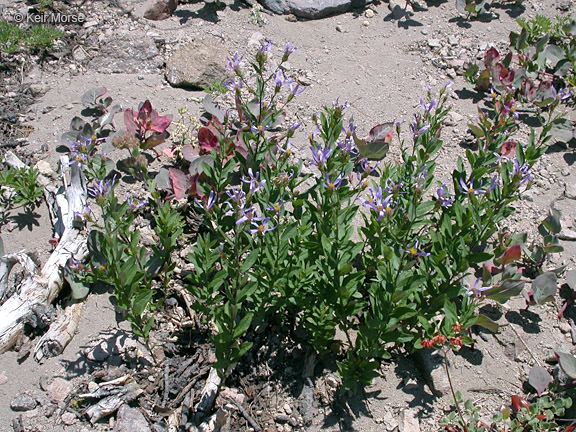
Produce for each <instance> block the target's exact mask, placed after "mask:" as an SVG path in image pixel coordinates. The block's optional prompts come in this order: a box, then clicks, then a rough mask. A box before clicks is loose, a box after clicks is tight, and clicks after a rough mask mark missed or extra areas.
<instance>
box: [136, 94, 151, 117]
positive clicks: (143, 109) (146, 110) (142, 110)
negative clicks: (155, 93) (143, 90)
mask: <svg viewBox="0 0 576 432" xmlns="http://www.w3.org/2000/svg"><path fill="white" fill-rule="evenodd" d="M151 115H152V104H151V103H150V101H149V100H148V99H146V101H145V102H144V103H143V104H141V105H140V107H139V109H138V119H140V120H145V121H147V120H150V118H151Z"/></svg>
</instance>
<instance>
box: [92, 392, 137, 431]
mask: <svg viewBox="0 0 576 432" xmlns="http://www.w3.org/2000/svg"><path fill="white" fill-rule="evenodd" d="M142 393H144V390H142V389H141V388H140V387H139V386H138V384H136V383H135V382H132V383H130V384H128V385H127V386H126V387H125V388H124V389H123V391H121V392H120V393H118V394H115V395H112V396H108V397H107V398H104V399H102V400H101V401H100V402H98V403H97V404H96V405H93V406H91V407H90V408H88V409H87V410H86V412H85V413H84V414H85V415H86V417H88V420H90V423H92V424H94V423H96V422H97V421H98V420H100V419H102V418H104V417H106V416H108V415H110V414H113V413H115V412H116V411H118V409H119V408H120V407H121V406H122V405H124V404H125V403H129V402H131V401H133V400H134V399H136V398H138V397H139V396H140V395H141V394H142Z"/></svg>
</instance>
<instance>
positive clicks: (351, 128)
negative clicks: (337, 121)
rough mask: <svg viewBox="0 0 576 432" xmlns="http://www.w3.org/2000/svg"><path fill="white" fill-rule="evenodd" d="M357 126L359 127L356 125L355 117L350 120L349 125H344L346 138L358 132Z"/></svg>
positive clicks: (343, 130) (343, 129)
mask: <svg viewBox="0 0 576 432" xmlns="http://www.w3.org/2000/svg"><path fill="white" fill-rule="evenodd" d="M356 128H357V127H356V126H355V125H354V119H352V118H351V119H350V121H349V122H348V127H344V126H342V133H344V134H346V138H350V137H352V135H354V132H356Z"/></svg>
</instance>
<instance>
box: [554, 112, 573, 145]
mask: <svg viewBox="0 0 576 432" xmlns="http://www.w3.org/2000/svg"><path fill="white" fill-rule="evenodd" d="M574 131H575V128H574V123H572V122H571V121H570V120H568V119H566V118H557V119H555V120H554V121H553V122H552V128H551V129H550V134H552V135H554V136H555V137H557V138H560V139H562V140H564V141H570V140H571V139H572V138H574Z"/></svg>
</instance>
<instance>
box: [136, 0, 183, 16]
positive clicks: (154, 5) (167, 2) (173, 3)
mask: <svg viewBox="0 0 576 432" xmlns="http://www.w3.org/2000/svg"><path fill="white" fill-rule="evenodd" d="M177 6H178V1H177V0H150V1H149V2H148V4H147V9H146V12H144V18H146V19H149V20H152V21H160V20H165V19H166V18H170V17H171V16H172V13H173V12H174V11H175V10H176V7H177Z"/></svg>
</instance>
